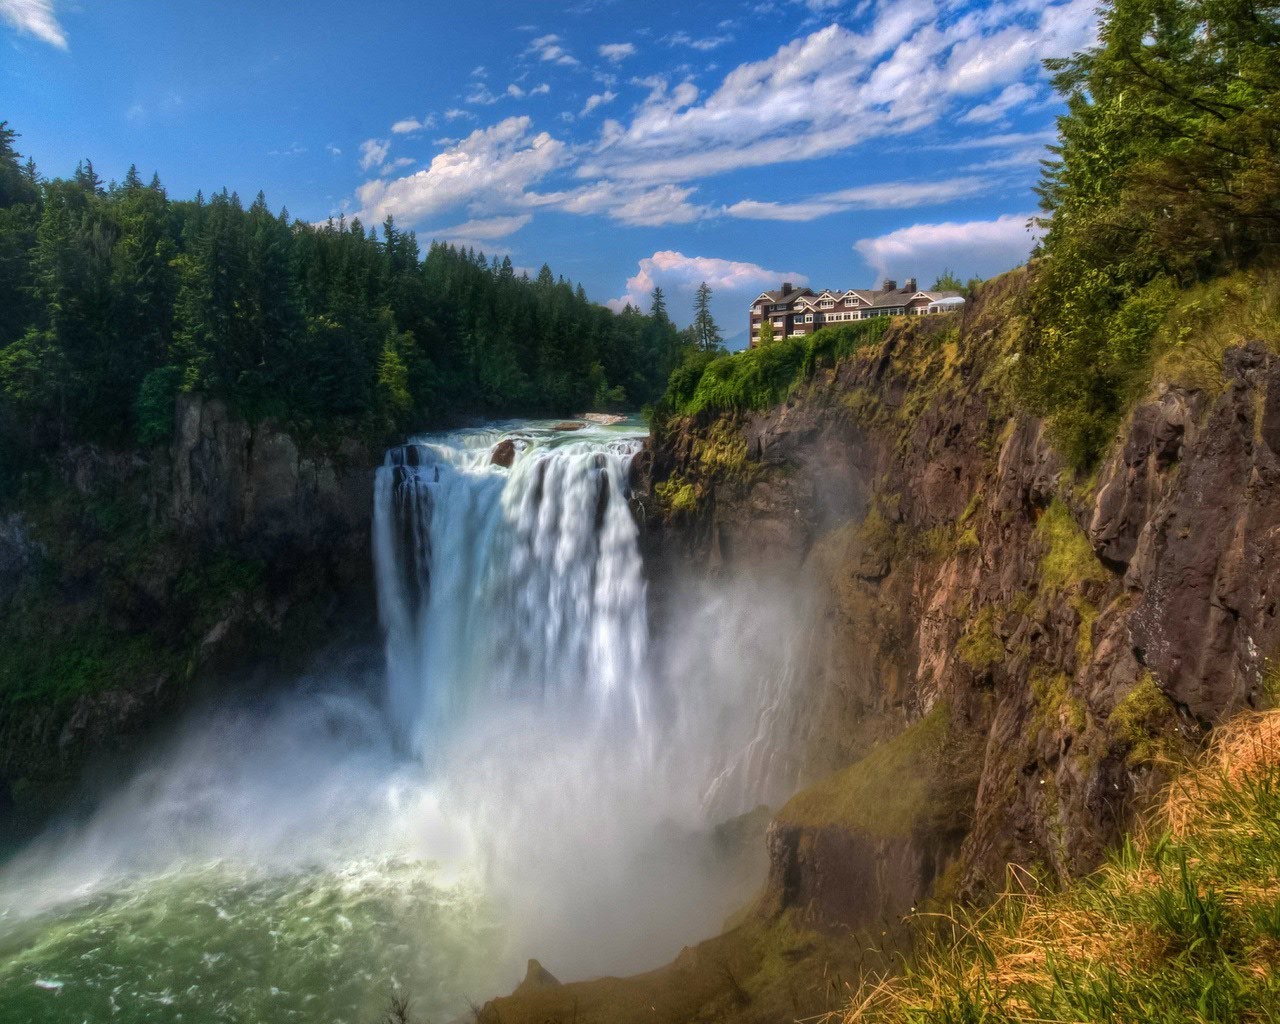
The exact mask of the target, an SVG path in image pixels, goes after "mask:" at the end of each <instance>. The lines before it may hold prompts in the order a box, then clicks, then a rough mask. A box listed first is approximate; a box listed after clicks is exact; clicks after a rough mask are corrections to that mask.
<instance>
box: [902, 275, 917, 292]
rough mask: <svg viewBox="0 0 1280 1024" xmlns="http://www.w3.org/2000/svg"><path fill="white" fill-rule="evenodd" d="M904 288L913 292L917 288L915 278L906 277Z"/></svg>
mask: <svg viewBox="0 0 1280 1024" xmlns="http://www.w3.org/2000/svg"><path fill="white" fill-rule="evenodd" d="M905 290H906V291H909V292H914V291H918V290H919V289H917V288H916V279H915V278H914V277H909V278H907V283H906V286H905Z"/></svg>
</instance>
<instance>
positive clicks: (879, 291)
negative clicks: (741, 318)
mask: <svg viewBox="0 0 1280 1024" xmlns="http://www.w3.org/2000/svg"><path fill="white" fill-rule="evenodd" d="M963 305H964V298H963V296H961V294H960V293H959V292H946V291H925V290H923V289H918V288H917V287H916V279H915V278H914V277H912V278H908V279H907V283H906V286H905V287H903V288H899V287H898V282H897V281H885V282H884V286H883V287H881V288H873V289H863V288H850V289H849V290H848V291H847V292H833V291H823V292H818V293H817V294H815V293H814V292H813V291H812V290H811V289H809V288H794V287H792V285H791V282H790V281H785V282H783V285H782V288H781V289H780V290H778V291H776V292H762V293H761V294H760V296H759V297H758V298H756V300H755V301H754V302H752V303H751V347H752V348H755V347H756V346H757V345H759V344H760V325H761V324H762V323H763V322H764V320H765V317H768V318H769V319H770V320H771V321H772V322H773V336H774V338H795V337H800V336H803V335H806V334H812V333H813V332H814V331H816V330H817V329H818V328H819V327H822V326H825V325H826V324H833V323H840V322H841V321H844V320H863V319H865V318H866V317H872V316H923V315H926V314H929V313H946V312H949V311H950V310H953V309H959V308H960V307H961V306H963Z"/></svg>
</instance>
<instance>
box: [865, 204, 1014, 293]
mask: <svg viewBox="0 0 1280 1024" xmlns="http://www.w3.org/2000/svg"><path fill="white" fill-rule="evenodd" d="M1031 216H1032V215H1031V214H1028V213H1009V214H1004V215H1003V216H1000V217H997V218H996V219H995V220H974V221H967V222H965V223H955V222H946V223H942V224H912V225H911V226H910V227H905V228H899V229H898V230H897V231H890V232H889V233H888V234H886V235H880V236H879V237H878V238H863V239H860V240H859V241H858V242H856V243H854V246H853V247H854V249H856V250H857V251H858V253H859V254H861V256H862V258H863V259H865V260H866V261H867V263H868V264H869V265H870V266H871V267H872V268H873V269H874V270H875V272H876V275H877V280H878V279H880V278H883V277H896V278H898V279H901V278H903V277H907V276H913V277H919V278H920V279H921V280H922V281H923V280H927V279H930V278H933V277H936V276H937V275H938V274H940V273H941V272H942V271H943V270H944V269H946V268H947V267H951V268H954V270H955V272H956V273H957V274H959V275H960V276H961V277H970V276H979V277H989V276H991V275H992V274H998V273H1000V272H1001V271H1004V270H1008V269H1009V268H1010V267H1014V266H1017V265H1018V264H1019V263H1021V262H1022V261H1023V260H1025V259H1026V258H1027V255H1028V254H1029V253H1030V252H1031V249H1032V247H1033V246H1034V245H1035V242H1036V238H1037V234H1038V232H1036V231H1035V230H1034V229H1032V228H1030V227H1029V226H1028V222H1029V221H1030V220H1031Z"/></svg>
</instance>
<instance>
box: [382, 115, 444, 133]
mask: <svg viewBox="0 0 1280 1024" xmlns="http://www.w3.org/2000/svg"><path fill="white" fill-rule="evenodd" d="M435 126H436V119H435V118H434V117H431V116H429V115H428V116H427V117H424V118H423V119H422V120H421V121H419V120H418V119H417V118H416V117H406V118H404V119H403V120H401V121H397V122H396V123H395V124H393V125H392V126H391V133H392V134H393V135H413V134H414V133H415V132H420V131H422V130H423V129H426V128H434V127H435Z"/></svg>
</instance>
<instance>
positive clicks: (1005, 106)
mask: <svg viewBox="0 0 1280 1024" xmlns="http://www.w3.org/2000/svg"><path fill="white" fill-rule="evenodd" d="M1039 95H1040V94H1039V91H1038V90H1037V89H1034V88H1032V87H1031V86H1029V85H1027V83H1026V82H1014V83H1013V84H1012V85H1007V86H1005V87H1004V89H1002V90H1001V91H1000V95H999V96H997V97H996V98H995V99H993V100H992V101H991V102H990V103H980V104H978V106H976V107H973V108H972V109H971V110H968V111H967V112H965V113H964V114H963V115H962V116H961V118H960V120H961V121H962V122H964V123H966V124H989V123H990V122H992V121H999V120H1000V119H1001V118H1003V117H1004V116H1005V115H1006V114H1007V113H1009V111H1010V110H1012V109H1013V108H1014V107H1025V106H1027V105H1028V104H1030V103H1032V102H1033V101H1034V100H1035V99H1036V98H1037V97H1038V96H1039Z"/></svg>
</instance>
